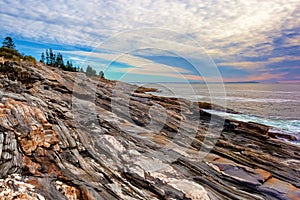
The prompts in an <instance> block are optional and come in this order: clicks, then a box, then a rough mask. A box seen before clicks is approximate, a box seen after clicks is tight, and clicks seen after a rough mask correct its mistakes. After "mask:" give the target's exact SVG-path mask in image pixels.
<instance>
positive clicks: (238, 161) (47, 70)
mask: <svg viewBox="0 0 300 200" xmlns="http://www.w3.org/2000/svg"><path fill="white" fill-rule="evenodd" d="M152 90H153V89H147V88H142V87H137V86H134V85H129V84H126V83H121V82H117V81H109V80H106V79H101V80H98V81H95V80H91V79H89V78H87V77H86V76H85V75H84V74H81V73H75V72H65V71H61V70H60V69H57V68H51V67H47V66H44V65H42V64H40V63H37V64H35V65H34V64H31V63H26V62H22V63H15V62H8V61H7V62H5V63H4V64H2V63H1V64H0V157H1V159H0V199H88V200H92V199H97V200H98V199H149V200H150V199H151V200H152V199H201V200H215V199H222V200H226V199H236V200H243V199H244V200H249V199H300V147H299V146H296V145H293V144H291V143H289V142H288V141H283V140H279V139H277V138H276V137H277V136H278V135H276V134H274V133H272V134H271V133H269V127H266V126H263V125H259V124H255V123H243V122H239V121H234V120H230V119H224V118H221V117H218V116H214V115H210V114H209V113H206V112H205V111H203V110H201V105H202V106H203V105H204V104H198V103H192V102H190V101H188V100H184V99H176V98H164V97H157V96H154V95H151V94H147V93H144V92H145V91H152ZM207 106H208V105H207V104H205V108H207ZM282 135H284V134H279V136H282ZM287 139H293V138H288V137H287Z"/></svg>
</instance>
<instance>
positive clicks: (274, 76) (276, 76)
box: [223, 73, 287, 82]
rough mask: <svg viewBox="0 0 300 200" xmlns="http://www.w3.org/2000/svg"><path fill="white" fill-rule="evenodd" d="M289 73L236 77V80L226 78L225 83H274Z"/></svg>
mask: <svg viewBox="0 0 300 200" xmlns="http://www.w3.org/2000/svg"><path fill="white" fill-rule="evenodd" d="M285 75H287V73H279V74H271V73H262V74H259V75H249V76H245V77H238V78H237V77H235V78H224V79H223V80H224V81H225V82H245V81H258V82H259V81H272V80H278V79H282V78H283V77H285Z"/></svg>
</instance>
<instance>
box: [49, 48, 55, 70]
mask: <svg viewBox="0 0 300 200" xmlns="http://www.w3.org/2000/svg"><path fill="white" fill-rule="evenodd" d="M54 64H55V54H54V53H53V51H52V49H51V48H50V49H49V65H50V66H53V65H54Z"/></svg>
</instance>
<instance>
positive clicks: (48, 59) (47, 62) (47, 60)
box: [46, 49, 50, 65]
mask: <svg viewBox="0 0 300 200" xmlns="http://www.w3.org/2000/svg"><path fill="white" fill-rule="evenodd" d="M46 64H47V65H50V57H49V52H48V49H46Z"/></svg>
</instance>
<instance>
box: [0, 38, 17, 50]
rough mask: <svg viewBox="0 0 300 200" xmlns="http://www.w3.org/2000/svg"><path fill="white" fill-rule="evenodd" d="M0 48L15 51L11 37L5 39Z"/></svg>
mask: <svg viewBox="0 0 300 200" xmlns="http://www.w3.org/2000/svg"><path fill="white" fill-rule="evenodd" d="M2 47H6V48H10V49H15V48H16V45H15V43H14V41H13V40H12V38H11V37H6V38H5V39H4V40H3V43H2Z"/></svg>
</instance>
